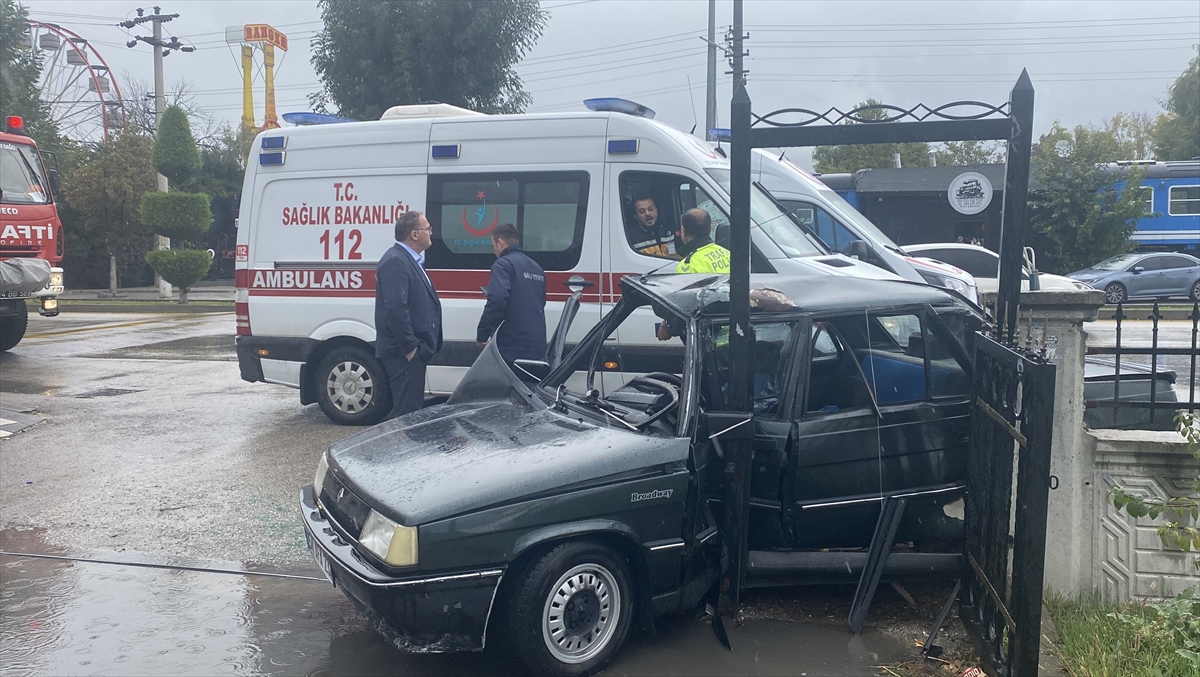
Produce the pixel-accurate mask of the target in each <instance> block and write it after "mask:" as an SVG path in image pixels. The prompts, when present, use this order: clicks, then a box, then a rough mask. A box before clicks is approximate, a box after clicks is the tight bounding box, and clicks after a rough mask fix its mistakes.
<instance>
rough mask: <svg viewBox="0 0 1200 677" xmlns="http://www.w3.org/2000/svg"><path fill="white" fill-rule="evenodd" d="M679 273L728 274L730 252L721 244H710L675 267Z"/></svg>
mask: <svg viewBox="0 0 1200 677" xmlns="http://www.w3.org/2000/svg"><path fill="white" fill-rule="evenodd" d="M675 272H677V273H728V272H729V250H728V249H726V248H724V247H722V246H721V245H719V244H716V243H714V242H710V243H708V244H706V245H704V246H703V247H701V248H699V249H697V250H696V251H694V252H692V253H691V254H689V255H688V256H687V257H686V258H684V259H683V260H682V261H680V262H679V264H678V265H676V266H675Z"/></svg>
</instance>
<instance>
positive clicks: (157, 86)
mask: <svg viewBox="0 0 1200 677" xmlns="http://www.w3.org/2000/svg"><path fill="white" fill-rule="evenodd" d="M153 9H154V13H153V14H150V15H146V14H145V10H143V9H142V8H141V7H139V8H138V9H137V18H135V19H129V20H127V21H122V22H121V23H120V25H121V26H122V27H124V28H133V27H135V26H139V25H141V24H144V23H153V24H154V34H153V37H149V38H147V37H145V36H142V35H138V36H135V37H134V38H133V39H132V40H130V41H129V42H127V43H125V46H126V47H129V48H133V47H137V44H138V43H139V42H144V43H146V44H148V45H150V46H151V47H153V48H154V136H155V137H156V138H157V136H158V130H159V129H160V128H162V116H163V108H164V107H165V94H164V92H163V57H164V56H168V55H170V54H171V50H176V51H180V52H194V51H196V48H195V47H190V46H185V45H183V44H182V43H180V42H179V38H177V37H175V36H171V39H170V40H169V41H168V42H163V39H162V25H163V24H164V23H166V22H168V21H170V20H172V19H178V18H179V15H178V14H160V13H159V12H160V8H159V7H157V6H155V7H154V8H153ZM164 49H165V50H166V51H163V50H164ZM167 188H168V186H167V177H165V176H163V175H162V174H159V175H158V191H159V192H160V193H165V192H167ZM154 238H155V245H156V246H157V247H158V248H159V249H170V248H171V240H170V239H169V238H165V237H163V236H162V235H155V236H154ZM154 282H155V284H157V285H158V297H159V298H163V299H169V298H171V283H169V282H167V281H166V280H164V279H162V277H161V276H159V274H158V273H155V274H154Z"/></svg>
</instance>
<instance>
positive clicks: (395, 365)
mask: <svg viewBox="0 0 1200 677" xmlns="http://www.w3.org/2000/svg"><path fill="white" fill-rule="evenodd" d="M431 230H432V229H431V228H430V226H429V221H428V220H427V219H426V218H425V215H424V214H422V213H421V212H416V211H410V212H405V213H404V214H402V215H400V218H398V219H396V233H395V234H396V244H395V245H393V246H392V247H391V248H390V249H388V250H387V251H386V252H384V254H383V256H381V257H380V258H379V265H378V266H377V267H376V268H375V357H376V358H378V359H379V361H380V362H382V363H383V369H384V371H385V372H387V377H388V382H389V385H390V386H391V391H392V411H391V412H390V413H389V414H388V416H387V418H395V417H397V416H400V415H402V414H407V413H409V412H412V411H416V410H418V409H420V408H421V406H422V405H423V404H424V401H425V367H426V365H428V364H429V361H430V360H432V359H433V356H434V354H435V353H437V351H438V350H439V349H441V347H442V303H441V301H439V300H438V297H437V290H435V289H434V288H433V283H432V282H431V281H430V279H429V276H428V275H426V274H425V250H426V249H428V248H429V245H430V244H432V243H433V234H432V232H431Z"/></svg>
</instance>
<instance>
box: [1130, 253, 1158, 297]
mask: <svg viewBox="0 0 1200 677" xmlns="http://www.w3.org/2000/svg"><path fill="white" fill-rule="evenodd" d="M1160 258H1161V257H1158V256H1147V257H1146V258H1144V259H1141V260H1140V261H1134V262H1133V264H1132V265H1130V266H1129V267H1128V268H1126V270H1127V271H1128V272H1129V275H1128V276H1127V278H1126V281H1125V287H1126V288H1127V289H1128V290H1129V293H1128V294H1127V296H1128V297H1129V298H1137V297H1142V296H1156V295H1157V294H1158V293H1159V289H1160V288H1161V286H1162V284H1163V282H1162V278H1161V277H1159V274H1160V273H1162V269H1161V268H1160V265H1159V259H1160ZM1137 268H1141V270H1136V269H1137Z"/></svg>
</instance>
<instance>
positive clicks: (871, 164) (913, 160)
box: [813, 99, 929, 174]
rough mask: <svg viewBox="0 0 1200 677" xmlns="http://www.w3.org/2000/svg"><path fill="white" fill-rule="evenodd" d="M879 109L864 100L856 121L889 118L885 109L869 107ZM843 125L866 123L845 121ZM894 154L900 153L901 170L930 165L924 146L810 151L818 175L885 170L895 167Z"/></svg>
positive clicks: (874, 145)
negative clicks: (859, 119) (861, 170)
mask: <svg viewBox="0 0 1200 677" xmlns="http://www.w3.org/2000/svg"><path fill="white" fill-rule="evenodd" d="M882 105H883V104H882V103H881V102H879V101H876V100H875V99H867V100H866V101H864V102H862V103H860V104H858V106H856V108H866V109H867V110H863V111H860V112H859V113H858V117H859V118H862V119H864V120H883V119H885V118H887V117H888V115H889V114H890V111H888V110H887V109H885V108H872V106H882ZM842 124H846V125H853V124H867V123H861V122H855V121H854V120H846V121H844V122H843V123H842ZM871 124H875V123H871ZM880 124H883V123H880ZM896 153H900V166H902V167H926V166H928V165H929V144H927V143H871V144H863V145H849V146H817V148H816V149H815V150H814V151H813V169H814V170H816V171H817V172H818V173H820V174H833V173H835V172H856V171H858V170H860V169H887V168H890V167H894V166H895V161H894V159H893V156H894V155H895V154H896Z"/></svg>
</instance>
